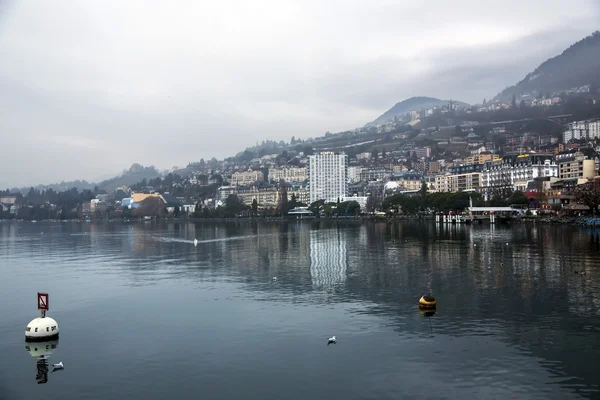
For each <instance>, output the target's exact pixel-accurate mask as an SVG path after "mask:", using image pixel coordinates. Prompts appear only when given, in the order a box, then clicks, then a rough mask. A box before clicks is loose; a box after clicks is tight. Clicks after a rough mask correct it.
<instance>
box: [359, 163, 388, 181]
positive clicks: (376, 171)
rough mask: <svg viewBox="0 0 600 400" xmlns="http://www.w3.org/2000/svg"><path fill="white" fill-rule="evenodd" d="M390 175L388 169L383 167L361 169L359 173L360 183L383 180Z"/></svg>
mask: <svg viewBox="0 0 600 400" xmlns="http://www.w3.org/2000/svg"><path fill="white" fill-rule="evenodd" d="M389 174H390V171H389V169H387V168H385V167H370V168H363V169H362V170H361V171H360V181H361V182H370V181H377V180H381V179H385V178H386V177H387V176H388V175H389Z"/></svg>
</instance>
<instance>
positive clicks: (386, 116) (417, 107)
mask: <svg viewBox="0 0 600 400" xmlns="http://www.w3.org/2000/svg"><path fill="white" fill-rule="evenodd" d="M450 102H451V101H450V100H440V99H436V98H435V97H423V96H421V97H411V98H410V99H406V100H404V101H401V102H399V103H396V105H394V107H392V108H390V109H389V110H387V111H386V112H384V113H383V114H382V115H381V116H380V117H378V118H377V119H376V120H374V121H373V122H370V123H369V124H367V125H377V124H382V123H384V122H387V121H391V120H393V119H394V117H396V116H398V118H401V117H404V116H405V115H406V114H407V113H408V112H410V111H412V110H414V111H422V110H425V109H428V108H432V107H435V106H437V107H443V106H445V105H446V104H448V103H450ZM452 103H455V104H457V105H458V106H459V107H466V106H468V104H466V103H462V102H460V101H452Z"/></svg>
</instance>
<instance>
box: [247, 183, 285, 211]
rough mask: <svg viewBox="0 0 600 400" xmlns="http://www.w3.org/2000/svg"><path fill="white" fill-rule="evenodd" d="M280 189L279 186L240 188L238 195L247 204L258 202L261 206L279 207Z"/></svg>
mask: <svg viewBox="0 0 600 400" xmlns="http://www.w3.org/2000/svg"><path fill="white" fill-rule="evenodd" d="M280 193H281V192H280V190H279V189H278V188H277V187H274V186H273V187H266V188H258V187H255V186H252V187H247V188H243V189H240V190H238V193H237V195H238V197H239V198H240V200H242V202H243V203H244V204H246V205H248V206H249V205H252V202H253V201H254V200H256V203H257V204H258V205H259V206H261V207H277V206H278V205H279V199H280Z"/></svg>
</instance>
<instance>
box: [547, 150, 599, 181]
mask: <svg viewBox="0 0 600 400" xmlns="http://www.w3.org/2000/svg"><path fill="white" fill-rule="evenodd" d="M556 160H557V162H558V178H559V179H579V178H584V179H591V178H593V177H594V176H596V163H595V160H593V159H590V158H589V157H588V156H587V155H585V154H584V153H582V152H581V151H575V152H563V153H559V154H557V155H556Z"/></svg>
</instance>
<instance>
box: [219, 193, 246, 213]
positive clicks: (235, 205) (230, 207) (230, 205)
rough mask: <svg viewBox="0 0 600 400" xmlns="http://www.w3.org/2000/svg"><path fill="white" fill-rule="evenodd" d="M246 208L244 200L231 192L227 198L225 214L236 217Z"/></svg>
mask: <svg viewBox="0 0 600 400" xmlns="http://www.w3.org/2000/svg"><path fill="white" fill-rule="evenodd" d="M245 209H246V206H245V205H244V202H243V201H242V200H241V199H240V198H239V197H238V196H237V195H235V194H230V195H229V196H227V199H226V200H225V207H224V210H223V212H224V214H225V216H226V217H235V216H237V215H238V214H239V213H241V212H242V211H244V210H245Z"/></svg>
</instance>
